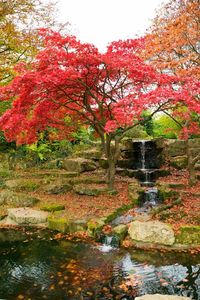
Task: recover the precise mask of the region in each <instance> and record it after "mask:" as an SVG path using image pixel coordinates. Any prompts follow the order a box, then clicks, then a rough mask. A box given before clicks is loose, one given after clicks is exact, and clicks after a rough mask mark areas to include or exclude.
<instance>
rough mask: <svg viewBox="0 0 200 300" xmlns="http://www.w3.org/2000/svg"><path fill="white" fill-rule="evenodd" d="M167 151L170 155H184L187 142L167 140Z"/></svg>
mask: <svg viewBox="0 0 200 300" xmlns="http://www.w3.org/2000/svg"><path fill="white" fill-rule="evenodd" d="M165 152H166V154H167V155H168V156H170V157H174V156H182V155H185V154H186V142H185V141H184V140H175V139H169V140H166V147H165Z"/></svg>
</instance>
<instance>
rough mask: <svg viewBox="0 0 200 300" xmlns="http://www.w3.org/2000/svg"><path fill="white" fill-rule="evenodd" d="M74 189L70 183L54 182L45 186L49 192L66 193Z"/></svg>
mask: <svg viewBox="0 0 200 300" xmlns="http://www.w3.org/2000/svg"><path fill="white" fill-rule="evenodd" d="M71 190H72V186H71V184H69V183H53V184H49V185H47V186H46V187H45V191H46V192H47V194H55V195H58V194H64V193H66V192H69V191H71Z"/></svg>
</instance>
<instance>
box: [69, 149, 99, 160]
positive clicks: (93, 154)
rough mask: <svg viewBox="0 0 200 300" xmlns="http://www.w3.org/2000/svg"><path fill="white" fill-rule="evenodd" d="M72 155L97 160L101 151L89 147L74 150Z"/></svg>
mask: <svg viewBox="0 0 200 300" xmlns="http://www.w3.org/2000/svg"><path fill="white" fill-rule="evenodd" d="M73 156H76V157H83V158H87V159H93V160H99V159H100V157H101V156H102V152H101V150H100V149H98V148H91V149H88V150H84V151H79V152H76V153H74V154H73Z"/></svg>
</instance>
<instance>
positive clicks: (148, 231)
mask: <svg viewBox="0 0 200 300" xmlns="http://www.w3.org/2000/svg"><path fill="white" fill-rule="evenodd" d="M128 232H129V235H130V237H131V238H132V239H133V240H134V241H139V242H144V243H153V244H154V243H155V244H161V245H173V244H174V242H175V236H174V232H173V230H172V228H171V226H169V225H167V224H164V223H162V222H159V221H148V222H140V221H133V222H132V223H131V224H130V227H129V231H128Z"/></svg>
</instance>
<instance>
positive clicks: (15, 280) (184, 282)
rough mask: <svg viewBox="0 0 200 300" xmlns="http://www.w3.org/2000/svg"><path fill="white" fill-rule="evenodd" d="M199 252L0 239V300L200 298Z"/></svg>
mask: <svg viewBox="0 0 200 300" xmlns="http://www.w3.org/2000/svg"><path fill="white" fill-rule="evenodd" d="M199 258H200V256H193V257H192V256H188V255H186V254H178V255H175V254H170V255H169V254H164V253H155V252H141V251H130V252H127V251H121V250H117V251H111V252H104V253H102V252H101V251H100V250H99V249H98V248H97V247H93V246H90V245H87V244H83V243H73V242H71V241H67V240H63V241H55V240H50V239H49V238H45V239H43V238H42V239H35V240H34V239H33V240H29V241H27V240H19V241H16V240H15V241H14V242H6V241H3V242H1V243H0V266H1V268H0V299H8V300H12V299H17V297H18V296H19V295H20V296H23V297H24V298H23V299H25V300H26V299H34V300H37V299H50V300H51V299H52V300H54V299H69V300H76V299H77V300H80V299H84V300H93V299H99V300H108V299H134V297H135V296H137V295H143V294H146V293H150V294H153V293H160V294H171V295H173V294H176V295H182V296H188V297H191V298H193V299H196V300H200V264H199Z"/></svg>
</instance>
